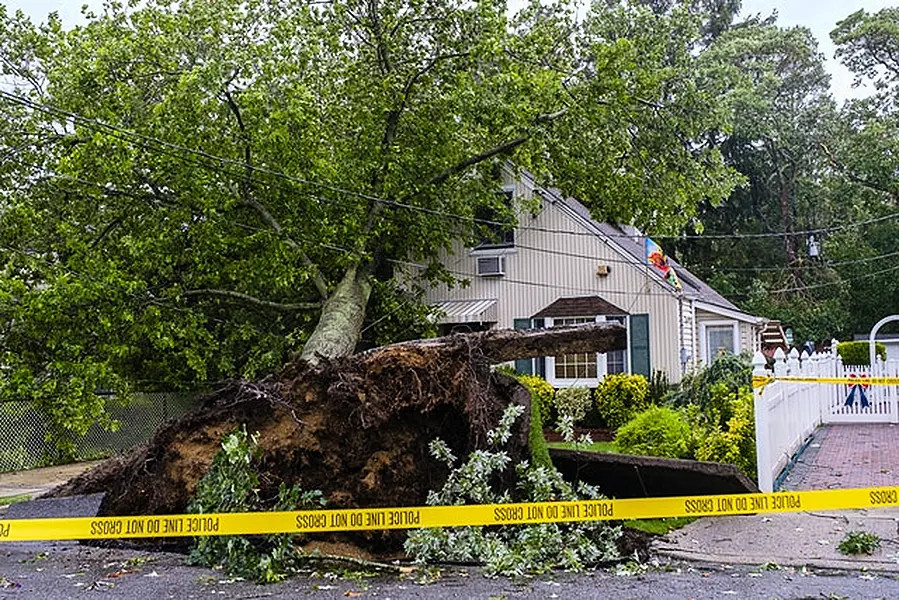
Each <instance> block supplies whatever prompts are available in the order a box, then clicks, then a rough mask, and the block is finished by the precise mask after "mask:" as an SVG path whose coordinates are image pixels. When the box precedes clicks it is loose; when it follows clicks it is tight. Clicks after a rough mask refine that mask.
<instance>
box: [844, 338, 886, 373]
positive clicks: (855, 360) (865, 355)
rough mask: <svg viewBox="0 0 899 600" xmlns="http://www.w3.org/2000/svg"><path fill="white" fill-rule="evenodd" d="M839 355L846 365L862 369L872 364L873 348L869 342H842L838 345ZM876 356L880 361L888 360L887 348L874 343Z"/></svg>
mask: <svg viewBox="0 0 899 600" xmlns="http://www.w3.org/2000/svg"><path fill="white" fill-rule="evenodd" d="M837 354H839V355H840V358H841V359H843V364H844V365H852V366H854V367H861V366H865V365H870V364H871V346H870V344H869V343H868V342H840V343H839V344H837ZM874 354H875V355H876V356H877V357H878V358H879V359H880V360H886V359H887V347H886V346H884V345H883V344H881V343H880V342H874Z"/></svg>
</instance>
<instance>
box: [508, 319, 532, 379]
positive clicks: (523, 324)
mask: <svg viewBox="0 0 899 600" xmlns="http://www.w3.org/2000/svg"><path fill="white" fill-rule="evenodd" d="M512 327H514V328H515V329H530V328H531V320H530V319H514V320H513V322H512ZM515 370H516V371H518V372H519V373H521V374H522V375H533V374H534V363H533V361H532V360H531V359H530V358H525V359H522V360H516V361H515Z"/></svg>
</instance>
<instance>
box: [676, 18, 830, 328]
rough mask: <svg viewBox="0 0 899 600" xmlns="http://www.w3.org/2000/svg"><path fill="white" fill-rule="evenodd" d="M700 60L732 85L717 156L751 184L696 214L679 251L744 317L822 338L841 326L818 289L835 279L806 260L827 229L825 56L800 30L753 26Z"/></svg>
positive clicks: (734, 32)
mask: <svg viewBox="0 0 899 600" xmlns="http://www.w3.org/2000/svg"><path fill="white" fill-rule="evenodd" d="M703 58H704V60H706V61H708V62H709V63H710V64H712V65H714V67H713V69H715V71H713V72H716V73H724V74H727V75H726V76H727V77H729V78H736V80H737V81H738V83H737V85H735V86H733V87H732V88H731V89H730V90H729V91H728V93H727V102H728V104H729V106H730V107H731V108H732V110H733V113H734V117H733V118H734V127H733V131H732V133H730V134H729V135H726V136H725V137H723V138H722V149H723V152H724V154H725V157H726V159H727V161H728V163H729V164H731V165H732V166H733V167H734V168H735V169H737V170H738V171H739V172H741V173H742V174H743V175H745V176H746V177H747V179H748V182H747V185H745V186H743V187H741V188H739V189H737V190H735V191H734V193H733V194H732V195H731V196H730V198H729V199H728V200H727V202H725V203H724V204H723V205H721V206H720V207H713V206H710V205H707V206H704V207H703V209H702V211H701V214H700V217H699V221H700V222H701V225H702V227H701V228H694V230H693V233H699V232H702V235H701V236H699V237H698V238H691V239H688V240H686V241H684V242H682V243H681V244H680V246H679V249H680V251H681V252H682V258H683V260H684V262H686V263H687V264H688V266H690V267H691V268H693V269H695V270H696V271H697V274H699V275H700V276H703V277H705V278H707V279H708V280H709V281H710V282H711V283H712V284H713V285H714V286H715V287H717V288H718V289H719V290H720V291H722V292H723V293H725V294H726V295H728V296H729V297H731V298H733V299H735V300H737V301H738V302H740V303H741V305H742V306H743V308H744V309H746V310H747V311H749V312H752V313H754V314H760V315H765V316H767V317H769V318H779V319H781V320H783V321H785V322H787V323H789V324H791V325H792V326H793V327H794V330H796V333H797V337H799V338H800V339H823V338H828V339H829V337H830V336H832V335H834V334H835V333H836V332H838V331H840V330H841V329H842V326H843V324H844V322H845V319H842V318H841V314H842V312H841V311H842V306H841V298H842V293H841V292H842V288H841V287H840V286H820V284H822V283H833V282H835V281H837V279H838V277H837V275H836V274H835V273H833V271H832V270H831V269H828V268H826V266H825V265H824V264H823V263H821V262H820V261H816V260H814V259H812V258H811V257H810V256H809V254H808V250H807V247H806V244H807V235H808V234H807V233H805V232H807V231H809V230H815V229H818V228H823V227H826V226H828V225H829V224H830V223H831V222H832V221H831V219H830V214H831V210H832V209H831V205H832V202H831V200H830V197H829V195H828V192H827V189H826V188H825V187H824V186H823V185H822V177H823V176H824V175H825V174H826V170H827V161H826V158H825V156H824V154H823V152H822V146H823V144H824V140H825V139H826V136H827V134H828V129H827V127H826V124H827V123H828V122H831V121H832V120H833V119H834V118H835V115H836V109H835V106H834V103H833V101H832V99H831V98H830V95H829V76H828V75H827V73H826V71H825V70H824V64H823V57H822V56H821V55H820V54H819V53H818V51H817V44H816V42H815V40H814V38H813V37H812V35H811V33H810V32H809V31H808V30H807V29H803V28H791V29H783V28H780V27H777V26H776V25H773V24H770V23H767V22H760V23H755V22H754V23H748V24H742V25H741V26H738V27H734V28H732V29H730V30H728V31H726V32H724V33H723V34H722V35H720V36H719V37H718V38H717V39H716V40H715V41H714V43H713V44H712V46H711V47H710V48H708V49H707V50H706V51H705V52H704V53H703ZM820 237H821V236H820V235H819V238H820ZM818 241H820V240H818Z"/></svg>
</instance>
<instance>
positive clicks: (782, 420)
mask: <svg viewBox="0 0 899 600" xmlns="http://www.w3.org/2000/svg"><path fill="white" fill-rule="evenodd" d="M832 347H833V348H834V351H833V352H830V353H821V354H815V355H813V356H809V355H808V354H806V353H803V354H802V356H800V355H799V353H798V352H797V351H796V350H795V349H794V350H793V351H792V352H791V353H790V355H789V357H787V356H786V355H785V354H784V352H783V350H777V352H776V353H775V355H774V373H773V374H774V376H775V378H777V377H791V376H792V377H797V378H804V379H807V381H789V380H780V381H777V380H775V381H774V382H772V383H770V384H768V385H764V386H762V387H760V388H757V389H756V390H755V439H756V453H757V466H758V478H759V489H761V490H762V491H763V492H770V491H773V487H774V482H775V481H776V479H777V477H778V474H780V473H781V471H783V469H784V468H785V467H786V466H787V465H788V464H789V462H790V460H791V459H792V458H793V457H794V456H795V454H796V452H797V451H798V450H799V449H800V448H801V447H802V444H803V443H804V442H805V440H806V439H808V437H809V435H811V433H812V432H813V431H814V430H815V428H816V427H818V426H819V425H821V424H822V423H899V386H896V385H872V386H865V385H864V381H865V379H866V378H869V377H872V376H877V377H899V361H889V362H881V361H876V362H875V364H874V366H873V368H871V367H868V366H864V367H858V366H851V365H849V366H846V365H843V363H842V360H841V359H840V357H839V355H837V353H836V351H835V349H836V341H834V343H833V345H832ZM753 367H754V369H753V375H756V376H758V377H762V378H764V377H767V376H770V375H771V371H769V370H767V368H766V360H765V357H764V356H762V354H761V352H757V353H756V355H755V357H754V358H753ZM833 378H841V379H842V378H850V379H853V380H854V381H858V384H855V385H851V384H846V383H820V382H818V383H816V382H814V380H816V379H817V380H820V379H825V380H826V379H833ZM853 387H855V388H856V389H855V391H854V392H853V393H852V398H851V402H850V392H851V391H852V389H853ZM862 392H863V393H864V396H865V399H864V401H863V400H862Z"/></svg>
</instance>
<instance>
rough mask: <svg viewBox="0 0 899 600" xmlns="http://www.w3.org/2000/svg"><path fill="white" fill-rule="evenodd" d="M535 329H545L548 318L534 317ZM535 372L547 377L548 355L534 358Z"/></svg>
mask: <svg viewBox="0 0 899 600" xmlns="http://www.w3.org/2000/svg"><path fill="white" fill-rule="evenodd" d="M533 326H534V329H543V328H544V327H546V319H534V322H533ZM534 374H535V375H539V376H540V377H542V378H544V379H546V357H545V356H539V357H537V358H535V359H534Z"/></svg>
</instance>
